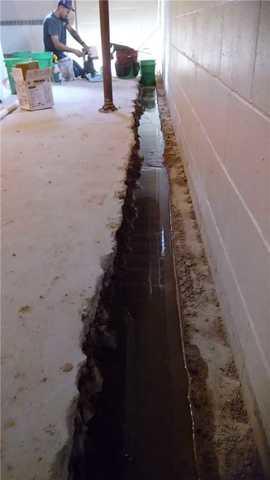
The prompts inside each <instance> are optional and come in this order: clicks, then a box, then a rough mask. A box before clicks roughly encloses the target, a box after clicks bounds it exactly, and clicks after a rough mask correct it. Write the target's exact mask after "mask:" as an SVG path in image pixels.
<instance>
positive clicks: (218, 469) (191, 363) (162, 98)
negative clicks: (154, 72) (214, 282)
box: [157, 79, 270, 478]
mask: <svg viewBox="0 0 270 480" xmlns="http://www.w3.org/2000/svg"><path fill="white" fill-rule="evenodd" d="M157 91H158V103H159V107H160V118H161V124H162V130H163V132H164V139H165V153H164V158H165V162H166V163H167V169H168V174H169V178H170V189H171V191H172V190H173V185H172V183H173V177H172V168H173V167H172V165H173V160H174V159H173V157H170V152H168V151H167V152H166V148H167V145H166V144H167V138H166V137H167V136H169V137H170V135H171V136H174V138H175V134H174V130H173V128H172V127H173V124H172V121H171V120H169V122H168V121H167V118H166V113H165V115H164V110H166V109H167V113H168V112H169V106H168V105H166V94H165V91H164V87H163V83H162V80H161V79H160V81H159V82H158V85H157ZM167 129H168V131H170V133H169V135H168V132H167ZM177 140H178V147H177V148H178V150H179V152H180V155H181V158H180V163H181V164H182V166H181V167H180V168H181V173H180V175H181V178H182V176H183V180H185V182H186V179H185V178H184V177H185V173H186V176H187V179H188V182H186V183H187V185H188V187H186V188H184V189H186V190H187V188H189V189H190V192H191V197H192V199H193V207H194V210H195V212H196V216H194V220H195V218H196V219H197V228H198V227H199V230H198V232H200V233H201V234H202V238H203V247H204V249H205V250H206V255H207V259H208V261H209V264H210V267H211V271H212V270H213V265H212V263H211V260H212V257H211V256H210V255H209V251H207V245H208V243H207V236H206V238H205V236H204V234H203V233H204V232H201V230H202V228H203V224H202V221H201V216H200V209H199V206H198V204H197V203H196V192H195V191H194V186H193V183H192V179H191V175H190V172H189V167H188V165H187V163H186V161H185V155H184V154H183V152H182V149H181V148H180V146H179V138H178V139H177ZM169 143H171V140H169ZM172 143H174V142H173V141H172ZM166 154H167V155H166ZM173 156H174V155H173ZM171 161H172V165H171ZM181 185H182V183H181ZM180 188H181V187H180ZM185 193H187V192H185ZM190 201H191V198H190ZM191 202H192V201H191ZM171 209H172V211H171V220H172V222H171V223H172V225H174V226H175V227H176V224H175V222H176V220H175V215H178V217H179V215H180V216H181V212H179V211H177V212H176V211H173V209H175V207H174V205H173V203H171ZM193 215H194V213H193ZM178 220H179V221H180V224H183V221H184V219H183V218H178ZM185 228H186V227H184V229H185ZM181 235H182V237H183V238H182V239H181ZM174 237H175V232H174ZM184 237H185V232H184V230H183V232H182V234H181V232H180V235H179V238H177V236H176V240H175V238H174V239H173V243H174V244H175V242H179V240H180V244H181V247H179V248H180V250H182V249H183V242H184V243H185V239H184ZM174 250H176V253H177V254H179V249H178V248H177V247H176V244H175V245H174ZM180 256H181V252H180ZM209 257H210V258H209ZM175 260H176V259H175V258H174V261H175ZM184 260H185V259H183V262H182V263H184ZM174 267H175V273H176V280H177V282H178V283H179V272H178V274H177V272H176V264H175V265H174ZM185 273H186V272H182V275H181V278H182V277H184V276H185ZM190 280H191V284H190V285H189V286H190V287H192V279H190ZM180 284H181V280H180ZM184 287H186V285H184ZM181 290H182V286H180V285H179V290H178V299H177V300H178V302H179V304H180V307H181V308H180V309H179V310H180V311H182V312H184V316H186V314H187V309H186V308H183V306H182V301H181V298H180V297H181V295H182V292H181V294H180V291H181ZM218 293H219V292H218ZM219 298H221V297H220V296H219ZM184 303H185V302H184ZM180 323H182V325H180V328H181V334H182V337H183V338H184V341H183V338H182V341H183V351H184V356H185V362H186V367H187V371H188V378H189V382H190V383H189V388H190V390H189V400H190V405H191V413H192V419H193V422H194V416H195V417H196V421H195V423H193V427H194V431H193V433H194V445H195V447H194V448H195V456H196V460H197V461H198V453H199V456H202V449H201V447H200V445H198V441H199V442H200V439H199V440H198V438H196V436H197V437H198V435H196V429H197V428H198V415H197V413H198V412H196V410H197V406H196V402H197V401H198V400H202V399H201V398H200V399H198V398H197V396H196V393H195V392H194V387H195V386H196V387H197V389H198V385H195V383H196V382H197V380H198V378H197V380H196V382H195V383H194V375H195V377H196V371H195V372H194V371H193V367H194V368H195V367H196V365H197V366H198V361H196V358H197V355H200V351H199V349H197V352H196V351H195V350H194V348H197V347H196V339H195V338H193V341H192V338H189V339H187V329H188V327H187V324H189V321H188V320H186V319H185V321H184V322H183V319H182V322H180ZM226 333H227V332H224V335H223V336H224V341H225V342H227V337H229V340H230V341H229V345H230V346H231V344H232V341H231V338H230V335H226ZM229 333H230V332H228V334H229ZM190 348H191V349H192V350H190ZM187 350H188V351H187ZM194 355H195V356H194ZM187 357H188V360H187ZM198 360H200V362H199V364H200V365H201V367H202V366H203V365H204V364H205V365H204V366H205V368H206V372H205V373H206V376H205V379H204V385H202V387H204V390H205V393H206V394H207V397H205V399H204V400H206V401H207V403H208V406H209V407H211V405H214V403H215V402H216V399H214V398H212V392H211V384H209V378H208V373H207V369H208V365H207V362H206V363H205V361H204V360H203V358H202V356H201V355H200V359H199V358H198ZM201 367H200V369H201ZM192 377H193V379H192ZM197 383H198V382H197ZM246 386H247V381H245V379H244V377H243V372H242V371H241V376H240V380H239V387H240V389H241V390H240V391H241V392H242V394H243V397H244V399H245V401H246V406H247V410H248V413H249V421H250V424H251V425H252V429H253V436H254V437H255V444H256V446H257V449H258V452H259V455H260V457H261V463H262V467H263V469H264V474H265V475H266V478H270V477H269V470H268V465H267V463H268V462H269V458H270V456H269V450H268V448H267V446H266V444H265V442H264V440H266V439H265V436H264V435H263V433H262V431H261V432H260V435H259V437H258V434H257V432H256V428H257V426H256V424H254V421H253V419H252V415H254V414H255V412H256V406H255V407H254V408H253V409H251V410H249V408H248V406H250V399H248V398H247V396H246V391H245V390H246ZM192 390H193V391H192ZM194 402H195V403H194ZM202 403H204V401H203V402H202ZM199 407H200V408H201V407H202V405H199ZM200 413H202V412H200ZM208 415H210V416H209V418H212V420H213V422H212V423H213V425H212V426H213V429H212V440H211V439H208V438H207V442H208V440H210V441H212V443H213V450H216V447H217V446H218V442H219V441H220V440H218V435H217V433H218V432H216V428H217V422H218V421H219V418H218V417H217V418H216V414H215V413H214V416H213V412H212V407H211V408H210V409H209V412H207V417H208ZM196 424H197V425H196ZM202 440H203V441H204V443H205V441H206V438H203V439H202ZM207 442H206V443H207ZM210 443H211V442H210ZM249 444H250V445H251V444H252V439H250V442H249ZM262 444H263V445H262ZM250 445H249V447H250ZM205 453H207V452H205ZM199 460H200V459H199ZM209 460H210V461H211V463H212V464H213V465H212V467H214V468H212V470H213V472H210V471H209V472H207V475H209V477H208V476H207V477H206V478H210V477H211V478H212V476H211V474H213V475H214V477H213V478H216V476H215V475H219V476H220V478H223V476H224V465H223V464H222V462H221V464H220V463H219V461H220V454H219V455H218V456H217V458H216V459H215V458H214V456H213V457H212V458H210V457H209ZM217 461H218V462H217ZM240 463H241V462H240ZM255 463H256V461H255ZM214 470H215V471H214ZM204 473H205V472H204ZM225 476H226V474H225ZM202 478H204V477H202ZM226 478H227V477H226ZM252 478H253V477H252ZM256 478H257V477H256ZM258 478H262V477H261V476H259V477H258Z"/></svg>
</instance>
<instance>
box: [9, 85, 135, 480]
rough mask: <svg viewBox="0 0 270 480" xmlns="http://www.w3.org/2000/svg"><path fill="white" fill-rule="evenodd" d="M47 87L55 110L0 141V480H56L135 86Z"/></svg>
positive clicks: (14, 125) (36, 115)
mask: <svg viewBox="0 0 270 480" xmlns="http://www.w3.org/2000/svg"><path fill="white" fill-rule="evenodd" d="M114 90H115V104H116V105H117V106H118V107H119V110H118V111H117V112H116V113H113V114H107V115H106V114H101V113H99V112H98V108H99V107H100V106H101V105H102V100H103V88H102V84H88V83H87V82H85V81H82V80H81V81H75V82H72V83H70V84H67V85H65V86H57V87H54V99H55V107H54V108H53V109H50V110H43V111H37V112H24V111H20V110H19V109H18V110H17V111H16V112H14V113H12V114H11V115H9V116H7V117H6V118H5V119H4V120H3V121H2V124H1V127H2V133H3V139H4V141H3V145H2V149H3V157H2V158H3V160H4V161H3V167H2V179H3V189H2V213H3V232H2V246H3V285H2V286H3V303H2V312H3V321H2V339H3V343H2V368H3V384H2V386H3V392H2V393H3V418H2V420H3V425H2V426H3V431H4V434H3V446H2V447H3V452H2V455H3V457H4V462H2V463H3V471H2V474H3V479H5V480H21V479H24V480H34V479H35V480H48V479H51V478H55V479H56V478H57V480H59V478H60V476H59V473H55V471H54V465H55V462H56V458H57V454H59V453H60V452H61V451H63V448H64V447H65V445H66V443H67V441H68V439H69V437H70V435H69V433H68V423H69V422H68V415H69V411H70V409H71V406H72V402H73V401H74V398H75V397H76V395H77V389H76V375H77V371H78V366H79V364H80V363H81V362H82V361H83V360H84V356H83V355H82V352H81V349H80V340H79V338H80V333H81V331H82V323H81V311H82V308H84V307H85V306H87V305H89V302H90V301H91V299H93V298H94V297H95V295H96V294H97V292H98V287H99V285H100V280H101V278H102V274H103V270H102V262H103V261H104V259H106V257H107V256H108V255H109V254H110V253H111V252H112V250H113V247H114V234H115V230H116V228H117V227H118V225H119V224H120V222H121V205H122V201H121V200H120V199H119V198H118V195H117V193H118V192H121V191H123V190H125V185H124V180H125V174H126V166H127V162H128V158H129V152H130V149H131V147H132V145H133V142H134V137H133V133H132V130H131V126H132V115H131V112H132V111H133V103H132V100H133V99H134V98H135V97H136V93H137V92H136V83H135V82H134V81H133V80H129V81H120V80H115V81H114Z"/></svg>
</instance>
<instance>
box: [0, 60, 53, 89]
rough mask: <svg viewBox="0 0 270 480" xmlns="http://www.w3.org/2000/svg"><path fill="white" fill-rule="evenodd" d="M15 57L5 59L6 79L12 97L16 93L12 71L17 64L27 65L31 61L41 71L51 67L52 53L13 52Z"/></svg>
mask: <svg viewBox="0 0 270 480" xmlns="http://www.w3.org/2000/svg"><path fill="white" fill-rule="evenodd" d="M15 54H16V57H15V56H13V57H6V58H5V64H6V67H7V72H8V79H9V84H10V89H11V93H12V94H13V95H14V94H15V93H16V87H15V82H14V79H13V75H12V69H13V68H15V67H16V65H17V64H18V63H27V62H31V61H35V62H38V64H39V68H40V69H41V70H43V69H44V68H51V67H52V57H53V56H52V53H51V52H27V51H24V52H14V54H13V55H15Z"/></svg>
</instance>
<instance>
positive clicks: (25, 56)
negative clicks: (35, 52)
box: [11, 50, 32, 61]
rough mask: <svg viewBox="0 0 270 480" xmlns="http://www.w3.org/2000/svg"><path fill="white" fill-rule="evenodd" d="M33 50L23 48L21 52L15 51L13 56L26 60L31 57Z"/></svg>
mask: <svg viewBox="0 0 270 480" xmlns="http://www.w3.org/2000/svg"><path fill="white" fill-rule="evenodd" d="M31 55H32V52H31V50H22V51H21V52H13V53H12V54H11V57H13V58H23V59H25V60H26V61H28V59H30V58H31Z"/></svg>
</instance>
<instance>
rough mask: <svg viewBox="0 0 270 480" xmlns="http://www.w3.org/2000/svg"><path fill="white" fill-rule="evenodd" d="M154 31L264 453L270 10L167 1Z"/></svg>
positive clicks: (269, 372) (263, 5)
mask: <svg viewBox="0 0 270 480" xmlns="http://www.w3.org/2000/svg"><path fill="white" fill-rule="evenodd" d="M166 22H167V23H166ZM163 23H165V24H167V28H166V35H165V44H166V45H165V59H164V62H163V65H164V67H165V72H164V78H165V83H166V90H167V94H168V98H169V104H170V109H171V113H172V117H173V121H174V126H175V130H176V134H177V138H178V140H179V143H180V144H181V147H182V153H183V156H184V160H185V162H186V165H187V170H188V173H189V177H190V181H191V185H192V188H193V193H194V198H195V203H196V207H197V211H198V215H199V218H200V221H201V228H202V232H203V234H204V237H205V240H206V245H207V246H208V251H209V256H210V260H211V264H212V270H213V273H214V277H215V280H216V284H217V287H218V290H219V293H220V298H221V301H222V303H223V307H224V313H225V319H226V323H227V329H228V331H229V334H230V338H231V343H232V346H233V349H234V353H235V358H236V361H237V365H238V369H239V372H240V376H241V379H242V380H243V381H244V378H245V379H246V381H245V384H249V385H250V387H251V389H250V391H252V394H253V395H254V396H255V399H256V408H257V409H258V413H259V417H260V421H261V423H262V425H263V429H264V432H265V433H266V435H267V439H268V442H269V444H270V349H269V339H270V190H269V185H270V49H269V45H270V2H269V1H263V2H260V1H255V0H254V1H240V2H239V1H234V0H233V1H225V2H224V1H179V0H178V1H167V2H165V9H164V16H163ZM250 398H251V397H250ZM253 407H254V405H253Z"/></svg>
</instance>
